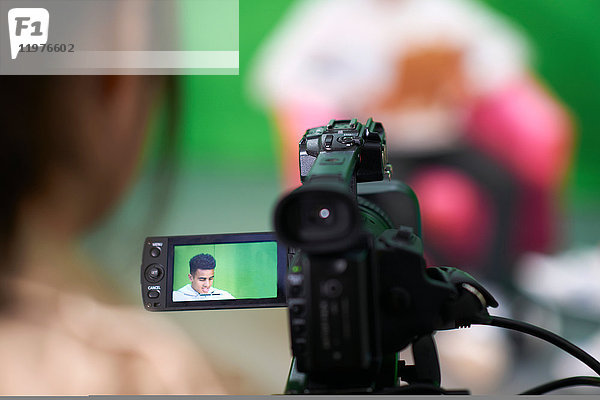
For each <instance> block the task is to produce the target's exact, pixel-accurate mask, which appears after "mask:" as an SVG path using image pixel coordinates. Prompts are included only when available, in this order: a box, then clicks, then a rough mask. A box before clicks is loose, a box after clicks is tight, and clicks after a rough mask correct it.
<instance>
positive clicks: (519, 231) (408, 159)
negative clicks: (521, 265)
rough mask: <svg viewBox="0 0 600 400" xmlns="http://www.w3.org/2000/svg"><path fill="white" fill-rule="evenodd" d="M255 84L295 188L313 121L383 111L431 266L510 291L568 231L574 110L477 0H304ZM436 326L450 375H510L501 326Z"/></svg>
mask: <svg viewBox="0 0 600 400" xmlns="http://www.w3.org/2000/svg"><path fill="white" fill-rule="evenodd" d="M252 93H256V94H257V97H258V100H259V101H260V102H262V103H263V104H264V105H265V106H266V107H267V108H268V109H269V111H270V112H271V114H272V115H273V117H274V119H275V123H276V126H277V127H278V130H279V137H280V142H281V153H282V156H281V165H282V167H283V178H284V185H285V186H286V187H288V188H292V187H295V186H297V185H298V184H299V183H300V182H299V173H298V141H299V139H300V137H301V136H302V134H303V133H304V132H305V130H306V129H308V128H311V127H314V126H319V125H322V124H323V123H325V122H326V121H328V120H330V119H332V118H336V119H337V118H339V119H346V118H355V117H358V118H359V119H362V120H366V119H367V118H368V117H373V118H374V119H375V120H377V121H381V122H382V123H383V125H384V127H385V128H386V139H387V145H388V155H389V159H390V162H391V163H392V165H393V167H394V174H393V176H394V178H395V179H401V180H404V181H406V182H407V183H408V184H409V185H410V186H411V187H412V188H413V189H414V191H415V193H416V195H417V197H418V199H419V203H420V206H421V217H422V224H423V239H424V242H423V243H424V248H425V256H426V258H427V261H428V264H429V265H451V266H455V267H458V268H461V269H464V270H467V271H469V272H471V273H472V274H474V275H475V276H476V277H477V279H483V280H487V281H488V282H487V283H486V284H490V282H492V283H494V284H496V285H497V286H498V287H502V288H503V289H508V290H509V291H510V290H511V288H512V285H513V265H514V264H515V262H516V260H517V259H518V258H519V257H520V256H521V255H522V254H524V253H525V252H528V251H543V252H548V251H551V250H552V249H554V248H555V246H556V244H557V241H558V240H559V239H560V236H559V235H558V226H559V218H558V216H559V212H558V208H557V194H558V192H559V190H560V189H561V185H562V182H563V178H564V176H565V173H566V170H567V168H568V164H569V161H570V155H571V152H572V126H571V118H570V115H569V114H568V112H567V111H566V109H565V108H564V107H563V106H562V105H561V103H560V102H559V101H558V100H557V99H556V98H555V97H554V96H553V95H552V94H551V93H550V92H549V91H548V90H547V89H546V88H545V87H544V85H543V84H542V83H540V82H539V81H538V79H537V78H536V77H535V76H534V75H533V74H532V72H531V69H530V68H529V49H528V45H527V43H526V41H525V39H524V37H523V36H522V35H521V34H520V33H519V31H518V30H517V29H516V28H515V27H514V26H512V25H511V24H510V23H509V22H508V21H506V20H504V19H502V18H501V17H499V16H498V15H496V14H494V13H493V12H491V11H490V10H488V9H486V8H485V7H483V6H482V5H480V4H478V3H477V2H474V1H466V0H398V1H389V0H374V1H363V0H351V1H348V0H332V1H327V2H321V1H315V0H306V1H300V2H298V3H297V4H296V5H295V7H294V8H293V9H292V10H291V12H290V13H289V14H288V15H287V16H286V18H284V19H283V21H282V23H281V24H280V26H279V27H278V28H277V29H276V30H275V32H274V34H273V35H272V37H271V39H270V40H269V41H268V42H267V43H265V44H264V46H263V48H262V49H261V51H260V53H259V55H258V57H257V60H256V62H255V71H254V82H253V88H252ZM494 294H495V295H496V296H497V297H498V300H500V303H501V304H507V303H508V302H507V301H502V300H509V299H503V297H504V296H503V295H502V293H498V291H494ZM507 312H509V311H508V310H507V309H503V310H500V314H503V313H507ZM496 314H498V313H496ZM436 337H437V338H438V344H439V345H440V348H439V351H440V358H441V363H442V370H443V372H444V382H446V383H445V384H446V385H448V384H450V385H453V384H456V385H461V386H467V387H469V388H471V389H472V390H473V392H474V393H489V392H490V391H494V390H497V389H498V388H499V387H500V385H501V384H502V382H503V379H504V375H505V374H506V373H507V372H508V371H509V369H510V368H511V357H510V352H509V347H508V346H509V342H508V341H507V338H506V335H505V333H504V332H501V331H493V332H491V331H490V330H489V329H486V328H483V329H479V328H472V329H469V330H461V331H460V332H456V334H455V333H453V332H452V333H451V332H443V333H442V332H441V333H438V335H437V336H436ZM489 360H494V361H495V362H493V363H491V362H489ZM444 366H446V367H445V368H444ZM444 382H443V383H444Z"/></svg>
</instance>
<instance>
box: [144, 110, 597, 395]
mask: <svg viewBox="0 0 600 400" xmlns="http://www.w3.org/2000/svg"><path fill="white" fill-rule="evenodd" d="M299 156H300V176H301V181H302V183H303V184H302V186H300V187H299V188H297V189H296V190H294V191H292V192H291V193H289V194H287V195H285V196H283V197H282V198H281V199H280V200H279V202H278V204H277V206H276V209H275V212H274V227H275V234H273V233H254V234H230V235H203V236H179V237H177V236H176V237H151V238H147V239H146V241H145V245H144V255H143V263H142V268H141V282H142V298H143V301H144V304H145V307H146V308H147V309H148V310H155V311H168V310H184V309H195V310H198V309H219V308H247V307H287V308H288V311H289V324H290V332H291V347H292V353H293V356H294V358H293V360H292V366H291V369H290V374H289V377H288V382H287V385H286V389H285V392H286V393H287V394H340V393H347V394H366V393H380V394H394V393H414V394H434V393H468V392H467V391H448V390H445V389H442V388H441V386H440V380H441V379H440V367H439V361H438V357H437V351H436V348H435V343H434V341H433V336H432V335H433V334H434V333H435V332H436V331H438V330H443V329H454V328H458V327H465V326H469V325H471V324H473V323H479V324H490V325H493V324H497V325H498V321H499V320H500V319H499V318H498V317H490V315H489V314H488V312H487V307H490V306H491V307H496V306H497V305H498V303H497V302H496V300H495V299H494V298H493V296H492V295H491V294H490V293H489V292H488V291H487V290H486V289H485V288H483V287H482V285H481V284H479V283H478V282H477V281H476V280H475V279H474V278H473V277H471V276H470V275H468V274H467V273H465V272H463V271H460V270H458V269H456V268H449V267H426V264H425V260H424V258H423V244H422V241H421V237H420V236H421V227H420V214H419V206H418V202H417V198H416V196H415V194H414V193H413V191H412V190H411V189H410V188H409V187H408V186H407V185H405V184H403V183H402V182H398V181H392V180H391V179H390V178H391V172H392V168H391V166H390V165H388V164H387V152H386V139H385V130H384V128H383V126H382V124H381V123H379V122H375V121H373V120H372V119H369V120H368V121H367V122H366V123H365V124H364V125H363V124H361V123H359V122H358V121H357V120H356V119H352V120H331V121H329V123H327V125H325V126H320V127H316V128H312V129H309V130H307V131H306V133H305V134H304V136H303V137H302V139H301V140H300V144H299ZM199 254H202V255H206V254H208V255H210V257H211V258H212V259H213V260H216V262H213V263H212V264H210V265H208V267H203V269H202V268H201V271H200V272H198V271H197V270H196V269H194V268H196V266H195V265H194V264H195V263H194V261H192V259H193V258H195V256H196V255H199ZM215 264H216V267H215ZM202 279H204V281H202V282H206V281H207V280H209V279H210V281H211V284H210V285H207V284H206V283H199V282H201V280H202ZM212 282H214V286H213V285H212ZM202 285H204V286H202ZM215 287H220V288H221V289H216V288H215ZM223 288H225V289H227V291H225V293H227V294H228V295H229V296H224V295H223V292H224V290H222V289H223ZM186 296H187V297H186ZM494 318H495V319H494ZM498 326H502V325H501V324H499V325H498ZM504 327H508V326H504ZM513 329H515V328H513ZM527 333H531V332H527ZM532 334H533V333H532ZM409 345H412V351H413V356H414V365H406V363H405V362H404V361H403V360H398V353H399V351H401V350H403V349H404V348H406V347H407V346H409ZM596 363H597V362H596ZM588 365H589V364H588ZM598 370H600V367H598ZM402 382H406V383H408V385H406V384H402Z"/></svg>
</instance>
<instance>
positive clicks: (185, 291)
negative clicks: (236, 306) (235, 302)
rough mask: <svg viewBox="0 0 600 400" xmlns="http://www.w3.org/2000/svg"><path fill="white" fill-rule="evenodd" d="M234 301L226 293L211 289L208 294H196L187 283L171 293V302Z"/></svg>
mask: <svg viewBox="0 0 600 400" xmlns="http://www.w3.org/2000/svg"><path fill="white" fill-rule="evenodd" d="M230 299H235V297H233V296H232V295H231V294H230V293H229V292H228V291H226V290H221V289H217V288H215V287H211V288H210V289H209V290H208V293H198V292H196V290H194V288H192V284H191V283H188V284H187V285H185V286H184V287H182V288H181V289H179V290H176V291H174V292H173V301H196V300H230Z"/></svg>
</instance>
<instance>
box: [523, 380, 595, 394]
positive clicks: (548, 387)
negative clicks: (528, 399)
mask: <svg viewBox="0 0 600 400" xmlns="http://www.w3.org/2000/svg"><path fill="white" fill-rule="evenodd" d="M582 385H584V386H598V387H600V378H596V377H594V376H573V377H571V378H565V379H559V380H556V381H552V382H548V383H544V384H543V385H540V386H536V387H534V388H533V389H529V390H527V391H525V392H523V393H520V394H521V395H531V394H534V395H537V394H544V393H548V392H551V391H553V390H557V389H563V388H566V387H570V386H582Z"/></svg>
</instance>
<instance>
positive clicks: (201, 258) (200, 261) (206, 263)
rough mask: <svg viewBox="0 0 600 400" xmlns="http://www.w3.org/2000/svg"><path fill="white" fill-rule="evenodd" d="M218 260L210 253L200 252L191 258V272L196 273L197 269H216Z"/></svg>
mask: <svg viewBox="0 0 600 400" xmlns="http://www.w3.org/2000/svg"><path fill="white" fill-rule="evenodd" d="M216 266H217V261H216V260H215V258H214V257H213V256H211V255H210V254H198V255H196V256H194V257H192V258H191V259H190V274H192V275H194V273H195V272H196V270H197V269H215V267H216Z"/></svg>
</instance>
